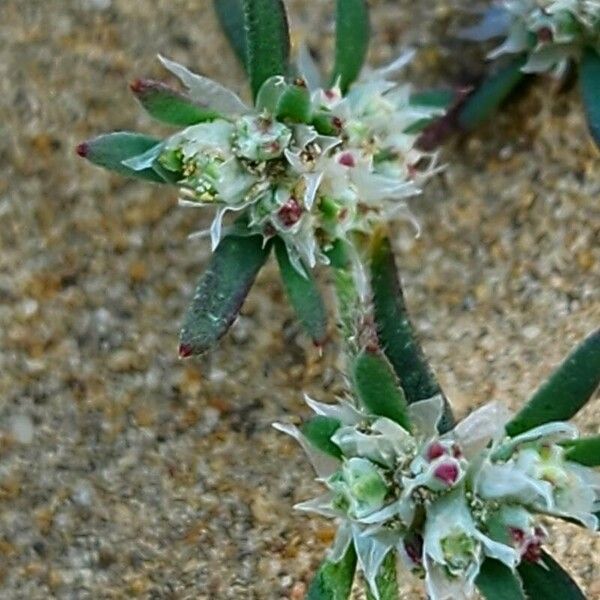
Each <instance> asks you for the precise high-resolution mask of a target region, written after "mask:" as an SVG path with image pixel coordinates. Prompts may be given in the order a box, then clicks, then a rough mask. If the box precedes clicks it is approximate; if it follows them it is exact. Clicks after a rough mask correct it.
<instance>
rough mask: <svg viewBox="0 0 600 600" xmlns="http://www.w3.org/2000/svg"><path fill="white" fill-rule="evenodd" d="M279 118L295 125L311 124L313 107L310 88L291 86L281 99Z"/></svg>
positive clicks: (278, 110) (278, 109) (278, 108)
mask: <svg viewBox="0 0 600 600" xmlns="http://www.w3.org/2000/svg"><path fill="white" fill-rule="evenodd" d="M277 117H278V118H279V119H282V120H286V119H289V120H290V121H292V122H294V123H310V120H311V117H312V106H311V99H310V93H309V91H308V88H307V87H306V86H304V85H290V86H289V87H288V88H287V89H286V90H285V91H284V92H283V94H282V95H281V98H279V102H278V104H277Z"/></svg>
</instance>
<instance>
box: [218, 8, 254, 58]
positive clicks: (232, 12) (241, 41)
mask: <svg viewBox="0 0 600 600" xmlns="http://www.w3.org/2000/svg"><path fill="white" fill-rule="evenodd" d="M213 5H214V7H215V12H216V14H217V18H218V19H219V23H220V24H221V28H222V29H223V32H224V33H225V36H226V37H227V39H228V40H229V44H230V45H231V47H232V48H233V51H234V52H235V55H236V56H237V57H238V59H239V61H240V62H241V63H242V65H243V66H244V68H245V69H246V70H248V48H247V43H246V30H245V28H244V7H243V2H242V0H213Z"/></svg>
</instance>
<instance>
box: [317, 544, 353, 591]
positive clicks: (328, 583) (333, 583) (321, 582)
mask: <svg viewBox="0 0 600 600" xmlns="http://www.w3.org/2000/svg"><path fill="white" fill-rule="evenodd" d="M355 571H356V551H355V550H354V546H353V545H352V544H350V546H348V550H346V554H344V556H343V557H342V559H341V560H340V562H338V563H332V562H331V561H328V560H324V561H323V562H322V563H321V566H320V567H319V570H318V571H317V574H316V575H315V576H314V578H313V580H312V581H311V583H310V586H309V588H308V592H307V594H306V600H348V598H349V597H350V592H351V591H352V582H353V581H354V572H355Z"/></svg>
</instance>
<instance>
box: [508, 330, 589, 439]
mask: <svg viewBox="0 0 600 600" xmlns="http://www.w3.org/2000/svg"><path fill="white" fill-rule="evenodd" d="M599 384H600V329H597V330H596V331H594V332H593V333H592V334H591V335H589V336H588V337H587V338H586V339H585V340H583V342H581V343H580V344H579V346H577V348H575V350H573V352H571V354H569V356H567V358H566V359H565V360H564V361H563V363H562V364H561V365H560V366H559V367H558V368H557V369H556V370H555V371H554V373H553V374H552V375H551V376H550V378H549V379H548V380H547V381H546V382H545V383H544V384H542V386H541V387H540V388H539V389H538V390H537V391H536V392H535V394H534V395H533V396H532V397H531V399H530V400H529V402H527V404H526V405H525V406H524V407H523V408H522V409H521V410H520V411H519V412H518V413H517V415H516V416H515V417H514V418H513V419H512V421H510V423H508V425H507V426H506V432H507V433H508V435H510V436H515V435H519V434H520V433H523V432H524V431H528V430H529V429H532V428H534V427H537V426H538V425H543V424H544V423H549V422H551V421H568V420H569V419H570V418H571V417H572V416H573V415H575V414H576V413H577V412H578V411H579V409H580V408H582V406H583V405H584V404H585V403H586V402H587V401H588V400H589V399H590V398H591V397H592V394H593V393H594V392H595V390H596V389H597V388H598V385H599Z"/></svg>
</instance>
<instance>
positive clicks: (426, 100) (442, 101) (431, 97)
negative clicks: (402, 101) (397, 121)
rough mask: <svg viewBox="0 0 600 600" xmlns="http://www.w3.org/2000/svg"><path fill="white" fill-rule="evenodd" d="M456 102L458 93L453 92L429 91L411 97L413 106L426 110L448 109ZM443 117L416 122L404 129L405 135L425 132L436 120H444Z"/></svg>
mask: <svg viewBox="0 0 600 600" xmlns="http://www.w3.org/2000/svg"><path fill="white" fill-rule="evenodd" d="M455 101H456V93H455V92H453V91H452V90H428V91H424V92H417V93H415V94H412V95H411V97H410V104H411V105H412V106H417V107H418V106H421V107H426V108H439V109H444V110H446V109H448V108H449V107H450V106H452V104H453V103H454V102H455ZM442 117H443V115H438V116H433V117H428V118H423V119H419V120H418V121H415V122H414V123H413V124H412V125H409V126H408V127H407V128H406V129H404V131H403V133H407V134H409V135H414V134H416V133H420V132H421V131H423V130H424V129H425V128H426V127H427V126H428V125H430V124H431V123H433V122H434V121H435V120H437V119H440V118H442Z"/></svg>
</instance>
